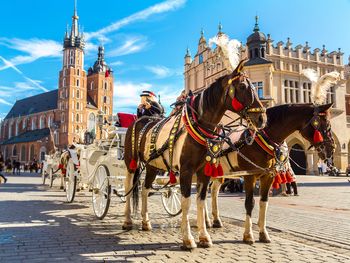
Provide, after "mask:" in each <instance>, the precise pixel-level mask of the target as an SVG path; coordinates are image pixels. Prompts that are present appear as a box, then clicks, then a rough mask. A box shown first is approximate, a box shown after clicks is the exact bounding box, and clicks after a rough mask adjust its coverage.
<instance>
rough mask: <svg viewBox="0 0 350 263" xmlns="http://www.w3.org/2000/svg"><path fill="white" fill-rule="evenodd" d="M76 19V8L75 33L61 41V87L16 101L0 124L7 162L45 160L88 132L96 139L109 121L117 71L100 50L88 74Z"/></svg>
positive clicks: (67, 32) (1, 148)
mask: <svg viewBox="0 0 350 263" xmlns="http://www.w3.org/2000/svg"><path fill="white" fill-rule="evenodd" d="M78 19H79V17H78V15H77V10H76V8H74V14H73V17H72V26H71V30H70V31H68V29H67V31H66V33H65V37H64V41H63V63H62V70H61V71H60V72H59V80H58V89H57V90H53V91H49V92H46V93H42V94H39V95H36V96H32V97H29V98H25V99H22V100H18V101H16V103H15V104H14V105H13V107H12V109H11V110H10V112H9V113H8V114H7V116H6V117H5V119H4V120H3V121H2V123H1V126H0V150H1V152H2V153H3V155H4V157H5V158H6V159H11V160H18V161H20V162H22V163H26V162H28V161H31V160H33V159H34V158H35V159H36V160H39V161H41V160H43V158H44V157H45V154H47V153H49V152H51V151H52V150H53V149H54V147H56V148H58V149H65V148H66V147H67V145H70V144H72V143H73V142H78V141H79V140H81V139H82V137H83V136H84V134H85V133H86V132H89V133H90V134H93V135H94V136H96V138H97V139H98V138H99V137H100V136H101V131H100V128H101V127H102V126H101V124H102V123H103V121H104V120H108V119H110V118H111V116H112V111H113V89H114V87H113V72H112V70H111V68H110V67H109V66H108V65H107V64H106V62H105V59H104V48H103V47H102V46H100V47H99V48H98V57H97V60H96V62H95V63H94V65H93V66H92V67H90V68H89V69H88V71H87V72H86V71H85V70H84V47H85V40H84V34H83V33H82V32H79V24H78ZM98 119H99V120H100V121H99V123H98Z"/></svg>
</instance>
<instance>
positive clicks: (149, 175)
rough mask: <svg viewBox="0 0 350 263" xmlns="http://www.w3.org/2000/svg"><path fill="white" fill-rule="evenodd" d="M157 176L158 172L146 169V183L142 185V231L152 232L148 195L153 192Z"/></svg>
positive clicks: (150, 168) (149, 168)
mask: <svg viewBox="0 0 350 263" xmlns="http://www.w3.org/2000/svg"><path fill="white" fill-rule="evenodd" d="M156 176H157V170H156V169H154V168H152V167H150V166H147V168H146V177H145V181H144V183H143V185H142V192H141V198H142V207H141V215H142V230H145V231H150V230H152V225H151V222H150V220H149V217H148V194H149V192H150V191H151V187H152V183H153V181H154V179H155V178H156Z"/></svg>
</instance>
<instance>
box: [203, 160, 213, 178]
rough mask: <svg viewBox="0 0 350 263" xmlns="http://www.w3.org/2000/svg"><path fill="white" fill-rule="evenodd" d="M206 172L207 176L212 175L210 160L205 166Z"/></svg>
mask: <svg viewBox="0 0 350 263" xmlns="http://www.w3.org/2000/svg"><path fill="white" fill-rule="evenodd" d="M204 174H205V175H206V176H211V165H210V162H207V163H206V164H205V167H204Z"/></svg>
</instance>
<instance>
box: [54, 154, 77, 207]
mask: <svg viewBox="0 0 350 263" xmlns="http://www.w3.org/2000/svg"><path fill="white" fill-rule="evenodd" d="M52 177H53V176H52ZM65 182H66V197H67V201H68V203H72V202H73V200H74V197H75V192H76V188H77V177H76V176H75V169H74V164H73V161H72V160H69V161H68V164H67V173H66V181H65Z"/></svg>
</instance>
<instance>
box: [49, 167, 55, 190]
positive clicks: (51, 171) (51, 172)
mask: <svg viewBox="0 0 350 263" xmlns="http://www.w3.org/2000/svg"><path fill="white" fill-rule="evenodd" d="M53 176H54V175H53V169H52V168H50V171H49V179H50V188H52V186H53V179H54V178H53Z"/></svg>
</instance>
